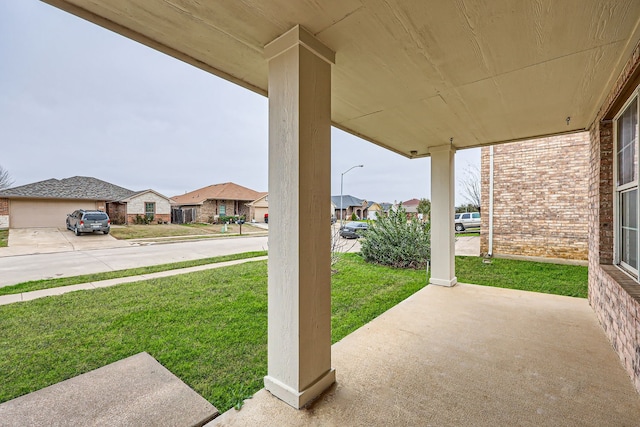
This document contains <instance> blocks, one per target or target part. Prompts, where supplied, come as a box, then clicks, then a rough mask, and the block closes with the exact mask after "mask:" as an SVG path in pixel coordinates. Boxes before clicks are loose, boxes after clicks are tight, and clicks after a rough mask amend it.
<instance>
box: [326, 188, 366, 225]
mask: <svg viewBox="0 0 640 427" xmlns="http://www.w3.org/2000/svg"><path fill="white" fill-rule="evenodd" d="M331 202H332V203H333V204H334V205H336V209H335V215H336V218H337V219H338V220H340V219H345V220H347V219H351V216H352V215H353V214H354V213H355V214H356V216H357V217H358V218H360V219H362V218H366V217H367V212H368V211H367V206H368V203H367V201H366V200H363V199H358V198H357V197H353V196H350V195H348V194H343V195H342V196H331ZM340 207H342V212H343V216H340Z"/></svg>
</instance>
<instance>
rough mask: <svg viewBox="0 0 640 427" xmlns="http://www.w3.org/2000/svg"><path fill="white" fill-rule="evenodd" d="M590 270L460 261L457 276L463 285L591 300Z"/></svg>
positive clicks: (516, 262) (474, 259) (507, 261)
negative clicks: (588, 288)
mask: <svg viewBox="0 0 640 427" xmlns="http://www.w3.org/2000/svg"><path fill="white" fill-rule="evenodd" d="M587 274H588V273H587V267H584V266H576V265H561V264H547V263H542V262H531V261H519V260H510V259H500V258H494V259H492V260H491V263H490V264H485V263H484V262H483V259H482V258H479V257H464V256H458V257H456V276H457V277H458V281H459V282H462V283H473V284H476V285H485V286H495V287H499V288H510V289H520V290H523V291H532V292H543V293H547V294H555V295H566V296H571V297H580V298H586V297H587V282H588V276H587Z"/></svg>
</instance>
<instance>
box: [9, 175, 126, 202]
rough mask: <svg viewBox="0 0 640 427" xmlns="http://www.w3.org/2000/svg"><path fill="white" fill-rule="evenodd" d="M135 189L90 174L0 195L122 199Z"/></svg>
mask: <svg viewBox="0 0 640 427" xmlns="http://www.w3.org/2000/svg"><path fill="white" fill-rule="evenodd" d="M134 193H135V191H133V190H129V189H127V188H124V187H120V186H117V185H115V184H111V183H109V182H106V181H102V180H100V179H97V178H92V177H88V176H74V177H71V178H64V179H55V178H52V179H47V180H46V181H39V182H34V183H33V184H26V185H21V186H19V187H13V188H8V189H6V190H2V191H0V197H8V198H35V199H79V200H105V201H113V200H121V199H124V198H126V197H129V196H131V195H132V194H134Z"/></svg>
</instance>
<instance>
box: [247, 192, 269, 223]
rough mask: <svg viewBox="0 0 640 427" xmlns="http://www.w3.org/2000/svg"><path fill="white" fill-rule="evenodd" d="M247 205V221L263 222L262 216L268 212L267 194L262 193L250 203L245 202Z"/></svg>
mask: <svg viewBox="0 0 640 427" xmlns="http://www.w3.org/2000/svg"><path fill="white" fill-rule="evenodd" d="M247 206H248V207H249V216H248V217H247V221H254V222H264V216H265V215H266V214H268V213H269V194H268V193H264V194H263V195H262V196H260V197H258V198H257V199H256V200H254V201H253V202H251V203H247Z"/></svg>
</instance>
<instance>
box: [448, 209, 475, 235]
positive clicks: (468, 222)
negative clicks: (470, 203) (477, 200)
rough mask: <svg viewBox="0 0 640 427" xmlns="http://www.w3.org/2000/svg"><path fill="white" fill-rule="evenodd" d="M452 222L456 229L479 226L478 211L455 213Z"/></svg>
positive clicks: (461, 229)
mask: <svg viewBox="0 0 640 427" xmlns="http://www.w3.org/2000/svg"><path fill="white" fill-rule="evenodd" d="M454 222H455V226H456V231H464V230H466V229H467V228H480V213H479V212H465V213H461V214H456V217H455V219H454Z"/></svg>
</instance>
